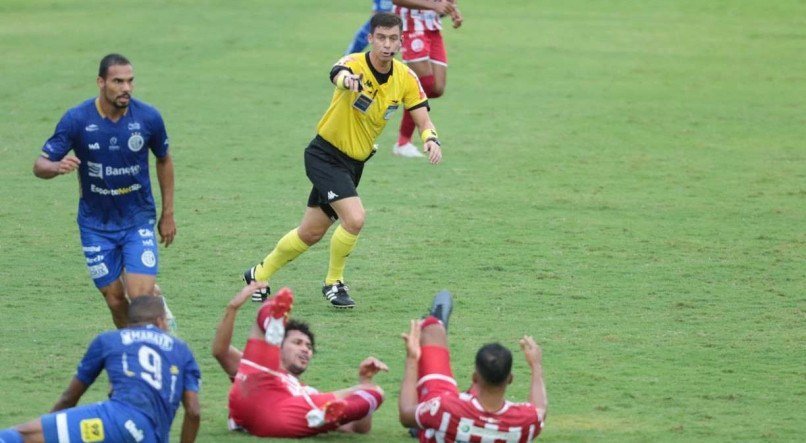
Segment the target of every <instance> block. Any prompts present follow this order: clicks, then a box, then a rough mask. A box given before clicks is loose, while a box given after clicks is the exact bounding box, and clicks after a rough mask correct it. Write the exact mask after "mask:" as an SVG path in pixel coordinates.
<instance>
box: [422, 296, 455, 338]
mask: <svg viewBox="0 0 806 443" xmlns="http://www.w3.org/2000/svg"><path fill="white" fill-rule="evenodd" d="M451 311H453V296H452V295H451V293H450V292H448V290H446V289H443V290H442V291H439V292H438V293H437V295H435V296H434V301H433V302H432V303H431V310H430V311H428V314H429V315H433V316H434V317H436V318H438V319H439V320H440V321H442V325H443V326H445V329H446V330H447V329H448V319H449V318H450V317H451Z"/></svg>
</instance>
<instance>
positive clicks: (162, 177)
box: [157, 154, 176, 247]
mask: <svg viewBox="0 0 806 443" xmlns="http://www.w3.org/2000/svg"><path fill="white" fill-rule="evenodd" d="M157 180H158V181H159V184H160V193H161V194H162V213H161V214H160V220H159V224H157V230H158V231H159V233H160V243H163V244H165V246H166V247H168V246H170V245H171V243H173V241H174V237H175V236H176V222H175V221H174V162H173V159H172V158H171V156H170V154H169V155H166V156H165V157H162V158H158V159H157Z"/></svg>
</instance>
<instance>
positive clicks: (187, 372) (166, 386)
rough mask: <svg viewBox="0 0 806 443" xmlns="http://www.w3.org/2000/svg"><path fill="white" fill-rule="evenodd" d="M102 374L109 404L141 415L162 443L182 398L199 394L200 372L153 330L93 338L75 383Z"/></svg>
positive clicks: (176, 343)
mask: <svg viewBox="0 0 806 443" xmlns="http://www.w3.org/2000/svg"><path fill="white" fill-rule="evenodd" d="M103 369H106V373H107V375H108V376H109V382H110V384H111V385H112V395H111V396H110V399H111V400H112V401H118V402H122V403H125V404H127V405H129V406H132V407H134V408H136V409H137V410H139V411H141V412H142V413H143V414H145V415H146V416H147V417H148V418H149V419H150V420H151V422H152V424H153V427H154V429H155V433H156V434H157V436H158V438H159V439H160V440H161V441H164V442H167V441H168V434H169V432H170V430H171V423H172V422H173V419H174V415H175V414H176V410H177V409H178V408H179V404H180V402H181V400H182V394H183V393H184V392H185V391H193V392H198V391H199V385H200V378H201V372H200V370H199V365H198V364H197V363H196V359H195V358H193V353H192V352H191V351H190V349H189V348H188V346H187V344H185V342H183V341H182V340H180V339H178V338H176V337H172V336H171V335H169V334H167V333H165V332H164V331H163V330H161V329H159V328H157V327H155V326H153V325H148V326H141V327H134V328H126V329H119V330H117V331H108V332H104V333H102V334H100V335H98V336H97V337H95V340H93V341H92V343H90V346H89V348H88V349H87V353H86V354H85V355H84V358H83V359H82V360H81V363H79V365H78V371H77V373H76V378H78V379H79V380H81V382H83V383H85V384H87V385H90V384H92V382H93V381H95V379H96V378H97V377H98V375H99V374H100V373H101V370H103Z"/></svg>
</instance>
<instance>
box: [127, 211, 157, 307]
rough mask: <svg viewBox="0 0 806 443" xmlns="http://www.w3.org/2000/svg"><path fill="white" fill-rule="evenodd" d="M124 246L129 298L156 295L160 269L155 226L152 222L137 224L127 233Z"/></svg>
mask: <svg viewBox="0 0 806 443" xmlns="http://www.w3.org/2000/svg"><path fill="white" fill-rule="evenodd" d="M121 247H122V248H123V269H124V271H125V278H124V283H125V285H126V294H128V295H129V298H134V297H140V296H143V295H154V285H155V284H156V281H157V271H158V269H159V250H158V249H157V245H156V241H155V237H154V227H153V225H151V224H148V223H146V224H143V225H141V226H136V227H134V228H132V229H130V230H129V231H128V232H126V233H125V235H124V237H123V239H122V241H121Z"/></svg>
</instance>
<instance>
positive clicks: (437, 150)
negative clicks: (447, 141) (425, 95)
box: [411, 107, 442, 165]
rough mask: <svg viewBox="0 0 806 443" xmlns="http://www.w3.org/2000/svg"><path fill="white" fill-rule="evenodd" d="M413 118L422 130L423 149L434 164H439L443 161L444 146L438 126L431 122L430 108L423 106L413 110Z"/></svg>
mask: <svg viewBox="0 0 806 443" xmlns="http://www.w3.org/2000/svg"><path fill="white" fill-rule="evenodd" d="M411 118H412V120H414V124H415V125H416V126H417V129H418V130H419V131H420V137H421V138H422V141H423V151H424V152H425V153H426V154H428V161H430V162H431V164H432V165H436V164H439V162H441V161H442V146H441V143H440V142H439V137H438V136H437V131H436V128H434V123H432V122H431V117H429V116H428V109H426V108H425V107H421V108H417V109H414V110H412V111H411Z"/></svg>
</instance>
